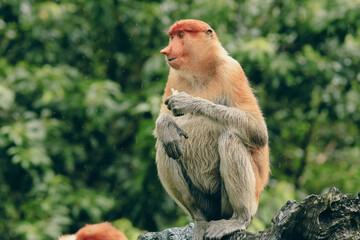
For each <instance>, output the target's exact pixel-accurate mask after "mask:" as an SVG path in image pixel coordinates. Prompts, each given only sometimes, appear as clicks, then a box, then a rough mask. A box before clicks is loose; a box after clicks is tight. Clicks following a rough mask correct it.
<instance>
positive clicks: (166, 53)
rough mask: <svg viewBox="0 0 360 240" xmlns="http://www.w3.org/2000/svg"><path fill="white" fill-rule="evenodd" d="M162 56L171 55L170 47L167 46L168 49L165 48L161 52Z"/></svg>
mask: <svg viewBox="0 0 360 240" xmlns="http://www.w3.org/2000/svg"><path fill="white" fill-rule="evenodd" d="M160 53H161V54H164V55H169V53H170V48H169V46H167V47H166V48H164V49H163V50H161V51H160Z"/></svg>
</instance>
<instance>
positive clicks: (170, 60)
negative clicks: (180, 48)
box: [168, 58, 176, 62]
mask: <svg viewBox="0 0 360 240" xmlns="http://www.w3.org/2000/svg"><path fill="white" fill-rule="evenodd" d="M175 59H176V58H168V62H172V61H174V60H175Z"/></svg>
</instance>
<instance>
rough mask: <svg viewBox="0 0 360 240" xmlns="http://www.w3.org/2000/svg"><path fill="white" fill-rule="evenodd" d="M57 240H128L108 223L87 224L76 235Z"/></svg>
mask: <svg viewBox="0 0 360 240" xmlns="http://www.w3.org/2000/svg"><path fill="white" fill-rule="evenodd" d="M59 240H128V239H127V238H126V236H125V235H124V234H123V233H122V232H121V231H120V230H118V229H116V228H114V227H113V226H112V225H111V224H110V223H108V222H103V223H98V224H89V225H86V226H85V227H83V228H81V229H80V230H79V231H78V232H77V233H76V234H72V235H65V236H62V237H60V238H59Z"/></svg>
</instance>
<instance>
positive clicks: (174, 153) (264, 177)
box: [154, 20, 270, 240]
mask: <svg viewBox="0 0 360 240" xmlns="http://www.w3.org/2000/svg"><path fill="white" fill-rule="evenodd" d="M168 34H169V36H170V43H169V45H168V46H167V47H166V48H164V49H163V50H161V51H160V52H161V53H162V54H164V55H165V59H166V61H167V63H168V65H169V66H170V73H169V78H168V82H167V84H166V87H165V94H164V97H163V100H164V103H163V104H162V106H161V113H160V115H159V117H158V119H157V120H156V128H155V131H154V134H155V136H156V137H157V142H156V148H157V152H156V163H157V168H158V174H159V178H160V180H161V182H162V184H163V186H164V188H165V189H166V191H167V192H168V193H169V194H170V196H171V197H172V198H173V199H174V200H175V201H176V203H177V204H178V205H179V206H180V207H182V208H183V209H184V210H185V212H186V213H188V214H189V215H190V216H191V217H192V219H193V221H194V223H195V229H194V239H197V240H198V239H203V237H204V236H205V237H206V238H208V239H220V238H221V237H223V236H225V235H228V234H230V233H232V232H234V231H238V230H244V229H246V228H247V227H248V226H249V224H250V223H251V220H252V216H253V215H254V214H255V213H256V211H257V207H258V202H259V197H260V193H261V191H262V190H263V188H264V186H265V185H266V183H267V181H268V177H269V171H270V169H269V148H268V133H267V127H266V124H265V121H264V118H263V116H262V114H261V111H260V108H259V105H258V103H257V99H256V98H255V96H254V94H253V91H252V89H251V87H250V85H249V82H248V80H247V78H246V76H245V74H244V71H243V69H242V68H241V66H240V64H239V63H238V62H237V61H236V60H234V59H233V58H232V57H230V56H229V55H228V53H227V52H226V51H225V49H224V48H223V47H222V46H221V43H220V42H219V40H218V38H217V35H216V33H215V31H214V30H213V29H212V28H211V27H210V26H209V25H208V24H206V23H205V22H202V21H199V20H181V21H178V22H176V23H175V24H174V25H172V26H171V27H170V29H169V31H168ZM174 90H176V91H178V93H175V92H174ZM172 91H173V92H174V94H172Z"/></svg>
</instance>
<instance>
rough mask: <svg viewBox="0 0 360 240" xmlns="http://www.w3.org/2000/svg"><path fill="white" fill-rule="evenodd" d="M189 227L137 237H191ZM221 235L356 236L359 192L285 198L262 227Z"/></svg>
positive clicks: (251, 238)
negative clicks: (355, 194) (267, 225)
mask: <svg viewBox="0 0 360 240" xmlns="http://www.w3.org/2000/svg"><path fill="white" fill-rule="evenodd" d="M193 227H194V225H193V223H190V224H188V225H187V226H185V227H183V228H169V229H166V230H164V231H162V232H158V233H155V232H153V233H146V234H142V235H140V236H139V237H138V240H150V239H157V240H167V239H172V240H190V239H192V238H193ZM223 239H227V240H235V239H236V240H240V239H246V240H255V239H266V240H268V239H269V240H279V239H283V240H289V239H291V240H300V239H309V240H310V239H311V240H320V239H329V240H335V239H336V240H337V239H342V240H343V239H353V240H355V239H360V193H359V194H358V195H357V196H352V195H349V194H343V193H341V192H340V191H339V190H338V189H336V188H331V189H330V190H329V191H328V192H327V193H324V194H322V195H310V196H308V197H307V198H305V199H304V200H303V201H301V202H300V203H298V202H296V201H294V200H289V201H288V202H287V203H286V204H285V205H284V206H283V207H282V208H281V209H280V210H279V211H278V212H277V213H276V214H275V216H274V217H273V218H272V220H271V225H270V227H268V228H267V229H265V230H264V231H260V232H258V233H250V232H246V231H241V232H235V233H233V234H231V235H228V236H226V237H224V238H223Z"/></svg>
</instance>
